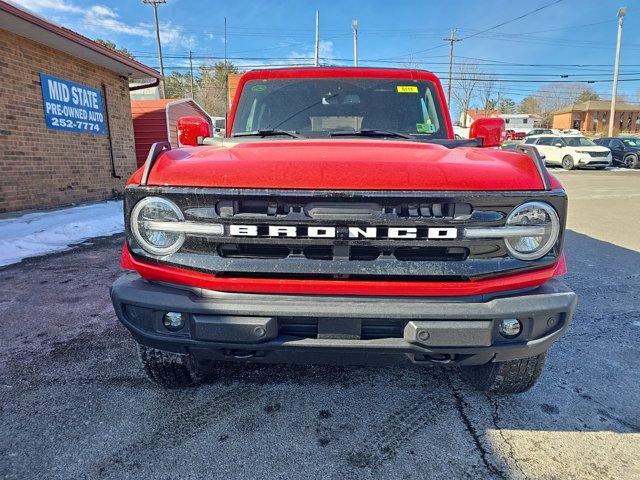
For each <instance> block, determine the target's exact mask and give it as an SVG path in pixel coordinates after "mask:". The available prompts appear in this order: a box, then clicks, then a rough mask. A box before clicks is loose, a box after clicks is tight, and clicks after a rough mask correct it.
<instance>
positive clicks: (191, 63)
mask: <svg viewBox="0 0 640 480" xmlns="http://www.w3.org/2000/svg"><path fill="white" fill-rule="evenodd" d="M189 80H191V98H193V56H192V55H191V49H189Z"/></svg>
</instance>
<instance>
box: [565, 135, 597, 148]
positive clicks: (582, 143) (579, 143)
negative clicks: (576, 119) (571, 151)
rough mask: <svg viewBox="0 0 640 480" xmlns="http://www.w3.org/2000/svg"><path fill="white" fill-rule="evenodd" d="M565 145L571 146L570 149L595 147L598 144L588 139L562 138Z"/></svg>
mask: <svg viewBox="0 0 640 480" xmlns="http://www.w3.org/2000/svg"><path fill="white" fill-rule="evenodd" d="M562 140H564V143H566V144H567V145H569V146H570V147H595V146H596V144H595V143H593V142H592V141H591V140H589V139H588V138H586V137H562Z"/></svg>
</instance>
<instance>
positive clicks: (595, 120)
mask: <svg viewBox="0 0 640 480" xmlns="http://www.w3.org/2000/svg"><path fill="white" fill-rule="evenodd" d="M599 116H600V112H593V128H592V130H593V131H594V132H597V131H598V117H599Z"/></svg>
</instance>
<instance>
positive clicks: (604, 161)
mask: <svg viewBox="0 0 640 480" xmlns="http://www.w3.org/2000/svg"><path fill="white" fill-rule="evenodd" d="M611 162H612V157H611V155H607V156H606V157H592V156H591V155H581V156H580V157H579V159H578V166H580V167H603V166H609V165H611Z"/></svg>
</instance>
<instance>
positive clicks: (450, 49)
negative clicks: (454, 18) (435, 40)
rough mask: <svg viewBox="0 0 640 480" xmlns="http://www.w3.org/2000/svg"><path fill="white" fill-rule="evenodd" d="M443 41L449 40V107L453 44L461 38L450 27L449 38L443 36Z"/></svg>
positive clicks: (448, 101) (448, 100) (449, 103)
mask: <svg viewBox="0 0 640 480" xmlns="http://www.w3.org/2000/svg"><path fill="white" fill-rule="evenodd" d="M443 40H444V41H445V42H449V80H448V84H447V105H449V108H451V83H452V82H451V78H452V76H453V44H454V43H456V42H459V41H460V40H461V39H460V38H456V29H455V28H452V29H451V34H450V35H449V38H443Z"/></svg>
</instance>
